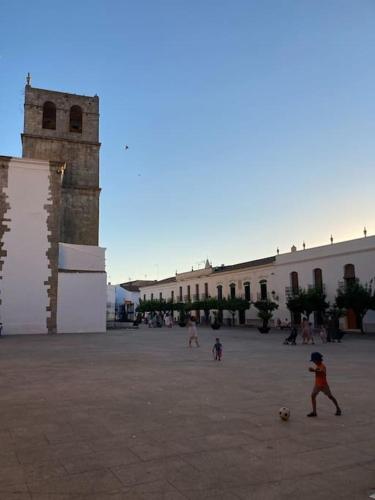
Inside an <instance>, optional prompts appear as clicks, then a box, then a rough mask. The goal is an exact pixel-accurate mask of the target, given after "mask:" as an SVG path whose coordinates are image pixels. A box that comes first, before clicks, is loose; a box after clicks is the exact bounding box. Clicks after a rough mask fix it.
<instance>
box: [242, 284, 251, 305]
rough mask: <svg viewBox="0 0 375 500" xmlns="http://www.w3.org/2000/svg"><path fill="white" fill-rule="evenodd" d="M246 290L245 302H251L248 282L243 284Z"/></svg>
mask: <svg viewBox="0 0 375 500" xmlns="http://www.w3.org/2000/svg"><path fill="white" fill-rule="evenodd" d="M243 286H244V290H245V300H248V301H250V300H251V295H250V283H249V282H248V281H247V282H246V283H244V284H243Z"/></svg>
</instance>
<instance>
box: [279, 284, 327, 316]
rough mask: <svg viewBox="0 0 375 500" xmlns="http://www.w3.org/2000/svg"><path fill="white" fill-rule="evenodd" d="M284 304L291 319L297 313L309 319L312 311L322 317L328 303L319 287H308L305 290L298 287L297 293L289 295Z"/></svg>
mask: <svg viewBox="0 0 375 500" xmlns="http://www.w3.org/2000/svg"><path fill="white" fill-rule="evenodd" d="M286 306H287V308H288V309H289V311H290V312H291V313H292V316H293V319H295V316H296V315H299V314H303V315H304V316H306V318H307V319H309V317H310V315H311V313H313V312H317V313H319V314H320V315H321V317H323V315H324V312H325V310H326V309H327V308H328V307H329V304H328V302H327V301H326V295H325V293H324V292H323V291H322V290H320V289H319V288H309V289H308V290H307V291H306V290H303V289H299V290H298V292H297V293H294V294H293V295H291V296H290V297H289V298H288V300H287V303H286Z"/></svg>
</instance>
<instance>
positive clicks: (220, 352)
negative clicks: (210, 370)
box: [212, 338, 223, 361]
mask: <svg viewBox="0 0 375 500" xmlns="http://www.w3.org/2000/svg"><path fill="white" fill-rule="evenodd" d="M212 352H213V353H215V361H220V360H221V356H222V355H223V346H222V344H220V339H219V338H216V343H215V344H214V346H213V348H212Z"/></svg>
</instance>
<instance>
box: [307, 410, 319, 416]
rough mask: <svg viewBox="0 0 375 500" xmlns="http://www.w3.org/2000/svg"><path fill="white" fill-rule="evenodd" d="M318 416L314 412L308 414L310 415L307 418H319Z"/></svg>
mask: <svg viewBox="0 0 375 500" xmlns="http://www.w3.org/2000/svg"><path fill="white" fill-rule="evenodd" d="M317 416H318V415H317V414H316V413H315V412H314V411H312V412H311V413H308V414H307V415H306V417H317Z"/></svg>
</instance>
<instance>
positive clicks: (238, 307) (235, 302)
mask: <svg viewBox="0 0 375 500" xmlns="http://www.w3.org/2000/svg"><path fill="white" fill-rule="evenodd" d="M220 306H221V307H222V309H223V310H225V311H229V312H230V313H231V315H232V325H234V315H235V314H236V312H237V311H246V310H247V309H249V308H250V302H249V301H248V300H246V299H241V298H240V297H228V298H227V299H223V300H222V303H221V304H220Z"/></svg>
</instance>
